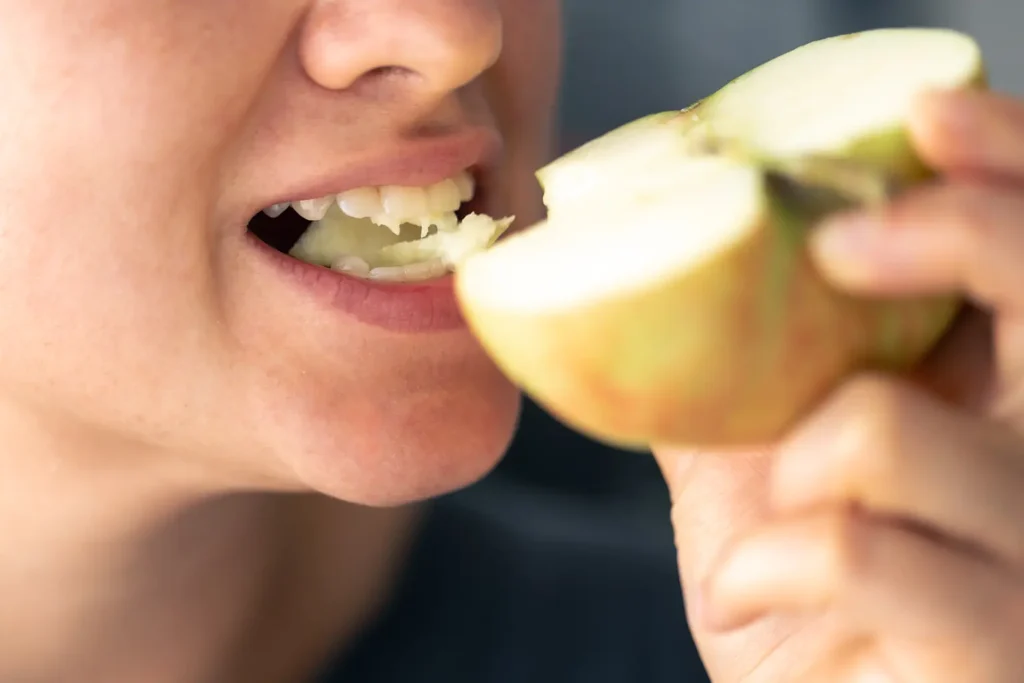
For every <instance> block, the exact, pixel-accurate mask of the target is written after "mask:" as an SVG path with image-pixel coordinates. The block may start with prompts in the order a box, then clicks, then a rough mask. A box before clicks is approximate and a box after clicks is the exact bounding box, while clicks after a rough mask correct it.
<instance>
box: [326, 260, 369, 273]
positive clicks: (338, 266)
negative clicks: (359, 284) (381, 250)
mask: <svg viewBox="0 0 1024 683" xmlns="http://www.w3.org/2000/svg"><path fill="white" fill-rule="evenodd" d="M331 270H335V271H337V272H339V273H349V274H350V275H355V276H357V277H367V276H369V274H370V264H369V263H367V262H366V261H364V260H363V259H361V258H359V257H358V256H341V257H339V258H338V259H337V260H335V262H334V263H332V264H331Z"/></svg>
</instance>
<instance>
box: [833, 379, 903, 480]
mask: <svg viewBox="0 0 1024 683" xmlns="http://www.w3.org/2000/svg"><path fill="white" fill-rule="evenodd" d="M840 400H841V403H842V416H841V419H840V421H839V423H838V424H839V427H838V429H837V432H836V436H835V439H834V449H833V452H834V457H835V458H837V459H838V460H839V462H838V465H839V467H840V469H842V470H843V471H844V473H845V476H846V478H847V479H848V480H850V482H851V484H852V485H854V486H856V487H857V488H859V489H861V490H863V491H878V492H882V491H884V490H887V489H892V488H894V487H896V486H897V484H898V482H899V479H900V472H901V470H902V469H903V468H902V467H901V465H902V461H903V459H904V458H905V457H906V452H907V449H906V448H905V442H906V440H907V438H906V429H907V426H906V425H907V424H908V420H909V414H910V412H911V411H912V407H911V401H910V399H909V397H908V394H907V392H906V391H904V390H903V389H901V388H900V387H899V386H898V385H897V384H896V383H894V382H893V381H891V380H888V379H885V378H882V377H878V376H874V375H868V376H863V377H860V378H857V379H855V380H853V381H852V382H851V383H850V384H849V385H848V386H847V388H846V389H845V390H844V395H843V396H842V398H841V399H840Z"/></svg>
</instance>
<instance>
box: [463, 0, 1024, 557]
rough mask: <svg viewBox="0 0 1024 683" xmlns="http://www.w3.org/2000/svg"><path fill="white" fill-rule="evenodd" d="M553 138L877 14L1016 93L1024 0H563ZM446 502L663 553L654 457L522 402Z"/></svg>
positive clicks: (666, 550)
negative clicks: (480, 477)
mask: <svg viewBox="0 0 1024 683" xmlns="http://www.w3.org/2000/svg"><path fill="white" fill-rule="evenodd" d="M565 19H566V21H565V23H566V29H567V44H566V52H565V54H566V64H565V75H564V86H563V99H562V106H561V129H562V146H563V148H571V147H574V146H576V145H578V144H579V143H581V142H584V141H586V140H588V139H590V138H592V137H595V136H597V135H600V134H602V133H604V132H606V131H608V130H609V129H611V128H613V127H615V126H618V125H620V124H622V123H625V122H627V121H629V120H631V119H633V118H637V117H639V116H643V115H645V114H649V113H653V112H656V111H663V110H669V109H678V108H682V107H683V106H686V105H688V104H690V103H691V102H693V101H695V100H697V99H699V98H701V97H703V96H704V95H707V94H709V93H711V92H713V91H714V90H716V89H717V88H719V87H720V86H721V85H724V84H725V83H726V82H727V81H728V80H730V79H732V78H734V77H735V76H738V75H740V74H741V73H743V72H744V71H746V70H748V69H750V68H752V67H754V66H756V65H758V64H759V63H761V62H764V61H766V60H768V59H771V58H772V57H775V56H777V55H779V54H782V53H783V52H786V51H788V50H790V49H792V48H795V47H797V46H799V45H801V44H803V43H806V42H808V41H811V40H814V39H816V38H822V37H826V36H829V35H834V34H838V33H847V32H851V31H856V30H862V29H867V28H873V27H882V26H911V25H929V26H946V27H952V28H956V29H959V30H963V31H966V32H969V33H971V34H973V35H974V36H976V37H977V38H978V39H979V40H980V42H981V43H982V46H983V48H984V49H985V51H986V53H987V55H988V59H989V63H990V67H991V77H992V81H993V84H994V85H995V86H996V87H997V88H999V89H1001V90H1007V91H1010V92H1013V93H1017V94H1022V95H1024V68H1021V67H1022V65H1024V41H1022V40H1021V34H1022V32H1024V0H565ZM450 503H451V504H455V505H465V506H469V507H472V508H474V509H476V510H478V511H480V512H481V513H482V514H486V515H491V516H494V517H496V518H498V519H499V520H503V521H505V522H507V523H508V524H513V525H519V526H523V525H526V526H530V527H532V530H533V531H534V532H538V533H542V534H546V535H548V536H549V537H550V538H552V539H553V540H556V541H564V542H567V543H596V544H605V545H608V546H612V547H614V548H618V549H620V550H621V552H623V553H637V554H647V555H648V556H651V555H653V556H655V557H658V558H661V559H660V560H659V561H664V562H666V563H672V562H674V551H673V547H672V537H671V530H670V528H669V525H668V501H667V496H666V492H665V488H664V485H663V484H662V482H661V480H660V478H659V476H658V472H657V470H656V468H655V466H654V464H653V462H652V460H651V459H650V458H649V457H648V456H645V455H637V454H624V453H620V452H616V451H612V450H610V449H606V448H603V447H600V446H598V445H597V444H594V443H592V442H590V441H588V440H587V439H584V438H582V437H580V436H578V435H576V434H573V433H572V432H570V431H568V430H566V429H564V428H563V427H561V426H560V425H558V424H557V423H555V422H554V421H553V420H551V419H550V418H549V417H548V416H547V415H545V414H544V413H543V412H542V411H540V410H538V409H537V408H536V407H535V406H534V405H532V404H529V403H528V404H527V406H526V412H525V414H524V418H523V422H522V427H521V430H520V433H519V436H518V438H517V439H516V441H515V443H514V445H513V448H512V451H511V453H510V454H509V457H508V458H507V459H506V461H505V462H504V463H503V464H502V465H501V467H500V468H499V469H498V471H497V472H495V473H494V475H492V476H491V477H489V478H488V479H487V480H485V481H484V482H482V483H480V484H479V485H477V486H474V487H472V488H471V489H469V490H467V491H464V492H461V493H459V494H456V495H455V496H453V497H452V498H451V499H450Z"/></svg>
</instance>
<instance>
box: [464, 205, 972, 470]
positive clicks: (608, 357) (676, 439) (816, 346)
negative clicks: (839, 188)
mask: <svg viewBox="0 0 1024 683" xmlns="http://www.w3.org/2000/svg"><path fill="white" fill-rule="evenodd" d="M809 227H810V226H809V225H808V223H807V222H806V221H805V220H803V219H801V218H800V217H799V216H797V215H796V214H794V213H791V212H788V211H787V210H786V209H784V208H781V207H777V206H776V207H775V208H773V209H772V210H771V211H768V212H766V213H765V215H764V220H763V223H762V224H761V225H759V226H757V227H756V228H755V230H754V235H755V236H754V237H752V238H748V239H746V240H744V241H742V242H740V243H738V244H736V245H734V247H733V248H732V249H731V251H730V253H728V254H723V255H721V256H720V257H719V258H717V259H715V261H713V262H708V263H707V264H705V265H703V266H701V267H698V268H697V269H693V270H689V271H688V272H681V273H679V274H678V276H677V277H675V278H674V279H671V280H669V281H665V282H663V283H661V284H660V285H659V286H658V287H657V288H654V289H649V290H646V291H643V292H637V293H634V294H629V295H623V296H621V297H619V298H615V299H603V300H601V301H597V302H594V303H592V304H590V305H587V306H580V307H578V308H573V309H571V310H560V311H557V312H549V313H547V314H545V313H530V314H528V315H526V314H522V313H519V314H517V313H514V312H510V311H507V310H494V309H492V308H489V307H486V306H477V305H475V304H474V299H473V297H472V296H471V295H470V293H468V292H462V293H461V295H460V301H461V302H462V304H463V311H464V314H465V318H466V320H467V322H468V324H469V326H470V328H471V330H472V331H473V332H474V333H475V335H476V336H477V338H478V339H479V340H480V342H481V343H482V345H483V346H484V348H485V349H486V350H487V352H488V353H489V354H490V355H491V357H492V358H493V359H494V361H495V362H496V364H497V365H498V366H499V367H500V368H501V369H502V370H503V371H504V372H505V373H506V374H507V375H508V377H509V378H510V379H511V380H512V381H514V382H515V383H517V384H518V385H519V386H520V387H522V388H523V389H524V390H525V391H526V392H527V393H528V394H529V395H531V396H532V397H533V398H534V400H536V401H537V402H538V403H539V404H540V405H542V406H543V407H544V408H545V409H546V410H548V411H549V412H550V413H551V414H552V415H554V416H555V417H556V418H558V419H559V420H561V421H563V422H564V423H565V424H567V425H569V426H570V427H572V428H574V429H576V430H578V431H580V432H581V433H583V434H586V435H587V436H589V437H591V438H594V439H596V440H598V441H601V442H604V443H607V444H609V445H612V446H616V447H619V448H625V449H629V450H644V449H646V448H648V447H649V445H650V444H663V445H665V444H668V445H677V446H692V447H730V446H744V445H756V444H764V443H767V442H770V441H772V440H775V439H777V438H778V437H780V436H781V434H782V433H783V431H784V430H785V429H786V428H787V427H789V426H790V425H792V423H793V421H794V420H795V419H796V418H797V417H798V416H799V415H801V414H802V413H804V412H805V411H807V410H808V409H810V408H811V407H812V406H813V404H814V403H815V402H816V401H817V400H819V399H820V398H822V397H823V396H824V395H825V394H826V393H827V392H828V391H829V390H830V389H831V388H833V387H835V386H836V385H837V384H838V382H839V381H841V380H842V378H843V377H844V376H847V375H848V374H850V373H851V372H854V371H856V370H858V369H868V368H874V369H880V370H900V369H904V368H907V367H909V366H911V365H913V364H914V363H916V362H917V361H918V360H920V359H921V357H922V356H923V355H925V354H926V353H927V352H928V350H929V349H930V348H931V347H932V346H933V345H934V343H935V342H936V341H937V340H938V339H939V338H940V336H941V335H942V333H943V332H944V330H945V329H946V328H947V327H948V325H949V323H950V321H951V320H952V319H953V317H954V315H955V313H956V311H957V310H958V308H959V303H958V301H957V300H956V299H954V298H950V297H941V298H930V299H919V300H903V301H898V302H881V301H868V300H862V299H856V298H852V297H849V296H846V295H843V294H841V293H839V292H838V291H836V290H835V289H833V288H832V287H830V286H828V285H827V284H826V283H825V282H824V280H823V279H822V278H821V277H820V276H819V274H818V273H817V271H816V269H815V267H814V266H813V264H812V263H811V260H810V257H809V255H808V252H807V249H806V248H805V244H806V239H805V237H806V234H807V230H808V229H809ZM458 283H459V281H458V279H457V287H458V286H459V284H458Z"/></svg>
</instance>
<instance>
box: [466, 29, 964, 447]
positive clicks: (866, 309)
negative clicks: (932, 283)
mask: <svg viewBox="0 0 1024 683" xmlns="http://www.w3.org/2000/svg"><path fill="white" fill-rule="evenodd" d="M983 83H984V69H983V64H982V58H981V53H980V50H979V49H978V47H977V45H976V44H975V43H974V41H973V40H971V39H970V38H969V37H967V36H964V35H962V34H959V33H955V32H951V31H945V30H929V29H886V30H878V31H872V32H867V33H861V34H856V35H853V36H840V37H836V38H830V39H827V40H822V41H818V42H815V43H812V44H810V45H806V46H804V47H802V48H799V49H797V50H795V51H793V52H791V53H789V54H787V55H784V56H782V57H780V58H778V59H776V60H773V61H771V62H769V63H767V64H765V65H763V66H761V67H759V68H758V69H755V70H754V71H752V72H750V73H749V74H747V75H745V76H743V77H741V78H739V79H737V80H735V81H733V82H732V83H730V84H729V85H727V86H726V87H725V88H723V89H722V90H721V91H719V92H718V93H716V94H714V95H712V96H711V97H709V98H707V99H705V100H703V101H701V102H700V103H698V104H697V105H694V106H693V107H691V108H689V109H687V110H684V111H682V112H666V113H663V114H657V115H654V116H650V117H646V118H644V119H641V120H639V121H637V122H634V123H632V124H629V125H627V126H624V127H623V128H620V129H619V130H617V131H613V132H612V133H610V134H609V135H607V136H605V137H603V138H601V139H599V140H595V141H594V142H591V143H589V144H587V145H584V146H583V147H581V148H580V149H578V150H576V151H574V152H572V153H570V154H569V155H567V156H565V157H563V158H562V159H560V160H558V161H556V162H555V163H553V164H551V165H550V166H548V167H547V168H545V169H542V170H541V171H540V172H538V178H539V179H540V181H541V184H542V186H543V187H544V190H545V203H546V204H547V206H548V209H549V216H548V220H546V221H545V222H543V223H541V224H540V225H537V226H535V227H533V228H532V229H530V230H528V231H525V232H523V233H519V234H515V235H512V236H510V237H509V238H507V239H506V240H505V241H503V242H500V243H498V244H497V245H495V246H494V247H493V248H492V249H490V250H489V251H487V252H484V253H481V254H478V255H474V256H473V257H471V258H470V259H468V260H467V261H466V262H465V263H464V264H462V266H461V267H460V268H459V269H458V270H457V272H456V291H457V294H458V297H459V301H460V303H461V305H462V308H463V311H464V313H465V316H466V319H467V321H468V323H469V325H470V328H471V329H472V330H473V331H474V333H475V334H476V336H477V337H478V339H479V340H480V342H481V344H482V345H483V347H484V348H485V349H486V350H487V351H488V352H489V353H490V354H491V355H492V357H493V358H494V360H495V362H496V363H497V364H498V365H499V366H500V367H501V368H502V369H503V370H504V371H505V372H506V374H507V375H508V376H509V377H510V378H511V379H512V380H513V381H515V382H517V383H518V384H519V385H520V386H521V387H522V388H523V389H525V390H526V391H527V392H528V393H530V394H531V395H532V396H533V397H534V398H535V399H536V400H537V401H538V402H539V403H540V404H541V405H543V406H545V407H546V408H547V409H548V410H549V411H550V412H551V413H552V414H554V415H555V416H556V417H559V418H560V419H562V420H563V421H564V422H565V423H567V424H569V425H570V426H573V427H575V428H576V429H578V430H580V431H582V432H583V433H585V434H588V435H589V436H591V437H593V438H596V439H599V440H602V441H605V442H607V443H611V444H614V445H617V446H621V447H627V448H638V449H642V448H646V447H648V446H649V445H650V444H652V443H662V444H674V445H680V446H725V445H747V444H756V443H762V442H765V441H769V440H772V439H775V438H777V437H778V436H780V434H781V433H782V432H783V430H784V429H785V428H786V427H788V426H790V425H791V424H792V423H793V421H794V420H795V419H796V418H797V417H799V416H800V415H801V414H802V413H803V412H805V411H806V410H807V409H808V408H810V407H811V406H812V405H813V403H814V402H815V401H816V400H818V399H819V398H821V397H822V396H823V395H824V394H825V393H826V392H827V391H828V390H829V389H830V388H832V387H834V386H835V385H836V384H837V383H838V382H839V381H840V380H842V378H843V377H844V376H846V375H847V374H848V373H850V372H852V371H854V370H856V369H858V368H866V367H873V368H879V369H886V370H899V369H903V368H906V367H908V366H909V365H911V364H913V363H915V362H917V361H918V360H920V358H921V357H922V356H923V355H924V354H925V353H927V351H928V350H929V349H930V348H931V347H932V346H933V345H934V343H935V342H936V341H937V340H938V338H939V337H940V336H941V335H942V334H943V332H944V331H945V329H946V328H947V327H948V325H949V323H950V321H951V320H952V318H953V316H954V314H955V312H956V311H957V309H958V307H959V299H958V298H957V297H955V296H952V295H950V296H944V297H935V298H929V299H915V300H899V301H879V300H865V299H857V298H854V297H850V296H848V295H844V294H843V293H840V292H838V291H836V290H834V289H833V288H831V287H830V286H829V285H828V284H827V283H826V282H825V281H824V280H823V279H822V278H821V277H820V276H819V274H818V273H817V272H816V271H815V269H814V267H813V264H812V263H811V260H810V257H809V255H808V253H807V250H806V237H807V235H808V234H809V232H810V230H811V229H812V228H813V226H814V225H815V224H816V223H817V222H818V221H819V220H820V219H821V218H822V217H823V216H824V215H826V214H827V213H829V212H830V211H834V210H836V209H838V208H843V207H849V206H851V205H855V204H863V203H864V202H871V201H884V200H886V199H888V198H889V196H890V194H891V193H892V192H894V191H898V190H900V189H902V188H905V187H909V186H912V185H913V184H914V183H917V182H920V181H921V180H923V179H925V178H927V177H928V176H929V175H930V172H929V171H928V169H927V168H926V167H925V166H924V165H923V164H922V163H921V161H920V160H919V159H918V158H917V157H916V156H915V155H914V153H913V150H912V148H911V145H910V143H909V142H908V138H907V135H906V132H905V122H906V118H907V115H908V113H909V109H910V105H911V103H912V101H913V99H914V97H915V96H916V95H918V94H919V93H920V92H921V91H923V90H926V89H930V88H956V87H970V86H981V85H983Z"/></svg>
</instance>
